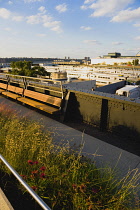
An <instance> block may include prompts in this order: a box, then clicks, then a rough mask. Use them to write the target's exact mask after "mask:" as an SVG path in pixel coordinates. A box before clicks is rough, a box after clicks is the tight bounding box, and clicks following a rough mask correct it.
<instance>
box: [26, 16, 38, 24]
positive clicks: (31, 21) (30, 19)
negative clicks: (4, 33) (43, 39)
mask: <svg viewBox="0 0 140 210" xmlns="http://www.w3.org/2000/svg"><path fill="white" fill-rule="evenodd" d="M40 22H41V17H40V15H38V14H37V15H31V16H28V17H27V23H29V24H39V23H40Z"/></svg>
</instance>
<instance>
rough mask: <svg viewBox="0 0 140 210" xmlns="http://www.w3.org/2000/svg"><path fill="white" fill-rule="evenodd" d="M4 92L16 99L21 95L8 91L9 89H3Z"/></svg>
mask: <svg viewBox="0 0 140 210" xmlns="http://www.w3.org/2000/svg"><path fill="white" fill-rule="evenodd" d="M2 94H3V95H5V96H7V97H10V98H13V99H15V100H16V99H17V98H18V97H20V96H19V95H17V94H15V93H11V92H8V91H3V92H2Z"/></svg>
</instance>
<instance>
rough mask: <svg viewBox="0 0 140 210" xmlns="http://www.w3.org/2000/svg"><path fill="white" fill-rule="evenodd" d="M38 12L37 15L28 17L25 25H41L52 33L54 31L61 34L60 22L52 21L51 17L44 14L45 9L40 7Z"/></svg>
mask: <svg viewBox="0 0 140 210" xmlns="http://www.w3.org/2000/svg"><path fill="white" fill-rule="evenodd" d="M39 11H40V12H41V13H37V14H36V15H31V16H28V17H27V18H26V19H27V23H28V24H42V25H43V26H44V27H46V28H49V29H50V30H52V31H56V32H57V33H61V32H62V29H61V21H56V20H53V17H52V16H50V15H48V14H46V12H47V11H46V10H45V7H40V8H39Z"/></svg>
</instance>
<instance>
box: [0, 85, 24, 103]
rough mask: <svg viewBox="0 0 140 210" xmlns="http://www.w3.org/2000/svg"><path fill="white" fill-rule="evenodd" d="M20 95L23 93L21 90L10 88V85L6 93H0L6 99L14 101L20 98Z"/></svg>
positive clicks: (14, 87)
mask: <svg viewBox="0 0 140 210" xmlns="http://www.w3.org/2000/svg"><path fill="white" fill-rule="evenodd" d="M9 91H10V92H9ZM22 93H23V88H20V87H16V86H12V85H8V88H7V91H3V92H2V94H3V95H5V96H7V97H10V98H13V99H15V100H16V99H17V98H18V97H21V96H22Z"/></svg>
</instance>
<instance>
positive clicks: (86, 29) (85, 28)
mask: <svg viewBox="0 0 140 210" xmlns="http://www.w3.org/2000/svg"><path fill="white" fill-rule="evenodd" d="M80 28H81V29H82V30H85V31H89V30H91V29H92V28H91V27H89V26H87V27H86V26H81V27H80Z"/></svg>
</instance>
